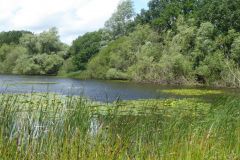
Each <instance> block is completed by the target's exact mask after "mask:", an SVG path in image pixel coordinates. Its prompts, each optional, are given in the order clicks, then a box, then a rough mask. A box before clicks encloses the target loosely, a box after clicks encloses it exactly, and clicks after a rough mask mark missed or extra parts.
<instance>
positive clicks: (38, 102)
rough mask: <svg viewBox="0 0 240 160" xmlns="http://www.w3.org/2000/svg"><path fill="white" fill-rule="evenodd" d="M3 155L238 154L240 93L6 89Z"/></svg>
mask: <svg viewBox="0 0 240 160" xmlns="http://www.w3.org/2000/svg"><path fill="white" fill-rule="evenodd" d="M0 104H1V105H0V106H1V107H0V122H1V123H0V159H1V160H2V159H3V160H5V159H6V160H8V159H20V160H21V159H23V160H35V159H36V160H42V159H50V160H51V159H58V160H65V159H66V160H68V159H71V160H74V159H100V160H106V159H121V160H122V159H149V160H154V159H163V160H168V159H169V160H172V159H176V160H178V159H183V160H202V159H210V160H211V159H219V160H225V159H231V160H235V159H236V160H238V159H240V99H238V98H236V97H219V98H218V99H215V100H212V101H211V102H209V101H205V100H204V99H201V98H191V99H181V100H177V99H166V100H138V101H119V102H114V103H112V104H104V103H97V102H91V101H89V100H87V99H84V98H81V97H66V96H60V95H55V94H48V93H45V94H14V95H11V94H3V95H0Z"/></svg>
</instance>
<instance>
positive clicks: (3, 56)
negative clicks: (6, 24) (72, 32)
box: [0, 28, 68, 75]
mask: <svg viewBox="0 0 240 160" xmlns="http://www.w3.org/2000/svg"><path fill="white" fill-rule="evenodd" d="M0 40H1V41H0V68H1V70H0V72H1V73H8V74H29V75H52V74H53V75H56V74H57V73H58V71H59V69H60V67H61V66H62V64H63V61H64V58H65V57H66V56H67V49H68V47H67V46H66V45H64V44H63V43H62V42H60V40H59V36H58V33H57V30H56V28H52V29H50V30H49V31H45V32H42V33H40V34H38V35H35V34H32V33H30V32H19V31H10V32H2V33H1V34H0Z"/></svg>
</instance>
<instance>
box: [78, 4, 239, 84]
mask: <svg viewBox="0 0 240 160" xmlns="http://www.w3.org/2000/svg"><path fill="white" fill-rule="evenodd" d="M126 4H131V3H130V1H123V2H122V4H121V5H120V6H125V8H124V7H118V9H117V11H116V12H115V13H114V14H113V17H111V18H110V20H109V21H107V24H108V23H109V22H112V23H113V20H115V21H116V22H114V23H113V24H112V25H108V26H112V27H111V28H112V29H109V27H108V26H105V28H104V29H103V30H104V31H106V30H109V31H112V32H107V33H108V34H102V35H103V38H102V43H104V44H105V47H102V48H101V49H100V51H99V53H98V54H96V56H94V57H93V58H91V59H89V60H88V61H89V63H88V64H87V67H86V70H85V71H84V72H81V73H80V75H84V76H85V77H90V78H101V79H128V80H134V81H139V82H154V83H163V84H196V83H201V84H206V85H215V86H235V87H237V86H239V83H240V81H239V80H240V78H239V77H240V71H239V69H238V68H239V67H240V49H239V48H240V47H239V46H240V34H239V28H240V26H238V25H239V24H240V23H238V21H240V18H239V17H240V16H239V13H240V10H239V8H240V7H238V6H239V5H240V1H234V2H230V1H229V0H221V1H217V0H216V1H215V0H212V1H208V0H200V1H199V0H183V1H178V0H171V1H165V0H151V1H150V2H149V4H148V6H149V9H148V10H142V11H141V13H140V14H138V15H137V16H136V17H135V19H134V21H133V19H132V18H129V17H130V16H133V15H134V14H133V13H134V12H133V10H132V9H129V8H131V7H132V6H131V5H126ZM124 12H127V13H124ZM123 13H124V14H123ZM118 14H119V15H118ZM122 15H128V16H126V17H127V18H122V19H119V20H118V21H117V20H116V18H115V17H121V16H122ZM127 19H128V20H129V21H128V25H127V26H128V27H123V28H121V27H116V25H117V24H125V23H124V20H127ZM121 21H123V22H122V23H120V22H121ZM114 28H117V30H118V31H117V32H116V33H119V35H118V36H116V33H114V32H113V31H115V30H114ZM123 33H124V34H123ZM106 35H107V36H108V37H114V38H110V40H109V41H108V43H106V42H105V39H104V38H106V37H107V36H106ZM80 77H81V76H80Z"/></svg>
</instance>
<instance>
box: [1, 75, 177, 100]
mask: <svg viewBox="0 0 240 160" xmlns="http://www.w3.org/2000/svg"><path fill="white" fill-rule="evenodd" d="M171 88H177V87H173V86H171V87H170V86H160V85H154V84H138V83H131V82H120V81H101V80H77V79H71V78H58V77H49V76H18V75H0V92H1V93H31V92H53V93H58V94H63V95H81V96H85V97H87V98H90V99H92V100H97V101H114V100H116V99H121V100H130V99H150V98H169V95H167V94H164V93H162V92H161V90H163V89H171ZM174 98H176V97H174Z"/></svg>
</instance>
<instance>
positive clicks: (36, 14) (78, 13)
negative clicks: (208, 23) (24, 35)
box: [0, 0, 149, 44]
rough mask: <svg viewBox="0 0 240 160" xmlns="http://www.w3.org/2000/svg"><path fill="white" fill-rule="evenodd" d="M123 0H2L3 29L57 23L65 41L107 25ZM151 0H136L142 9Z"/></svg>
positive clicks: (0, 21)
mask: <svg viewBox="0 0 240 160" xmlns="http://www.w3.org/2000/svg"><path fill="white" fill-rule="evenodd" d="M120 1H121V0H0V32H2V31H10V30H28V31H31V32H34V33H40V32H42V31H44V30H48V29H49V28H51V27H57V28H58V31H59V35H60V38H61V40H62V41H63V42H65V43H67V44H71V42H72V40H74V39H76V38H77V37H78V36H79V35H83V34H84V33H86V32H91V31H95V30H97V29H99V28H101V27H103V26H104V22H105V21H106V20H108V19H109V18H110V17H111V15H112V13H113V12H114V11H115V10H116V7H117V5H118V4H119V2H120ZM148 1H149V0H134V8H135V11H136V12H137V13H138V12H139V11H140V10H141V9H142V8H147V3H148Z"/></svg>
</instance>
